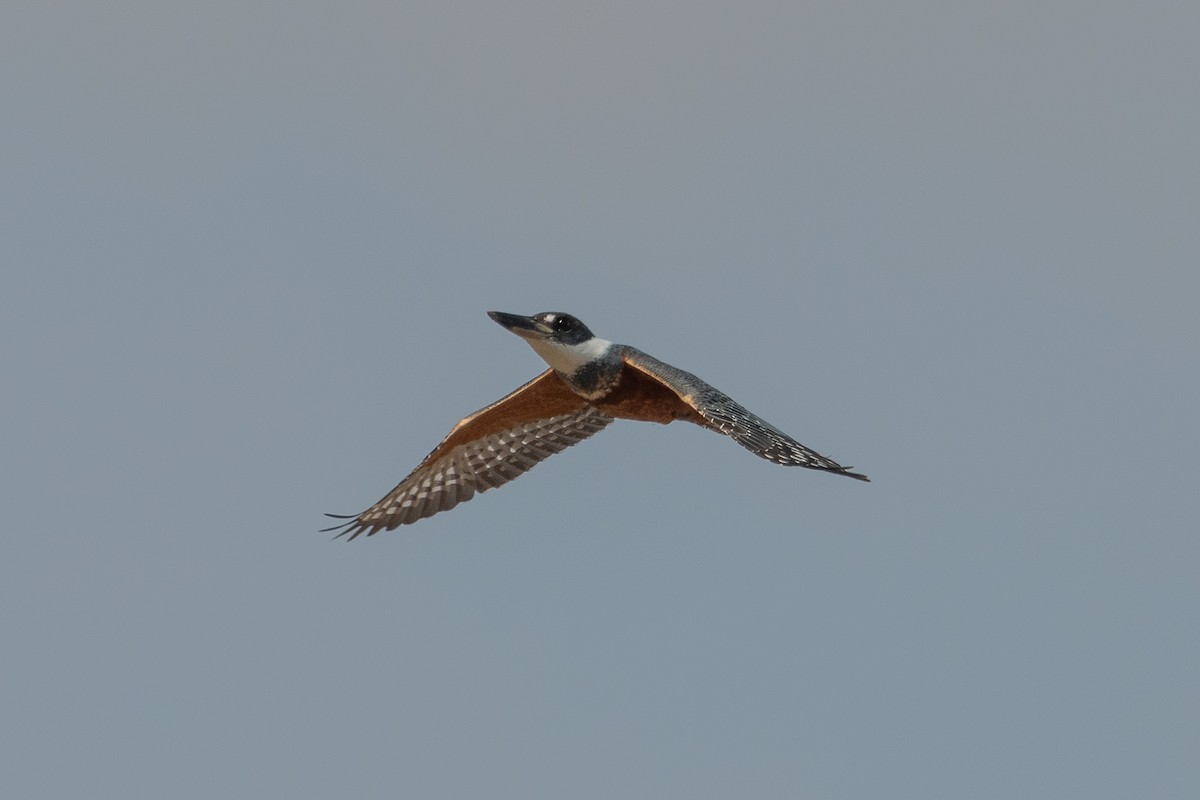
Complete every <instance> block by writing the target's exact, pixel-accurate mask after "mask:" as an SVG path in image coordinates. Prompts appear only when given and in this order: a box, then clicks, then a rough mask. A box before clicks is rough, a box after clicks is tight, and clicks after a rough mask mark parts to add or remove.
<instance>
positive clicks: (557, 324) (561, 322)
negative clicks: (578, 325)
mask: <svg viewBox="0 0 1200 800" xmlns="http://www.w3.org/2000/svg"><path fill="white" fill-rule="evenodd" d="M551 324H552V325H554V330H556V331H558V332H559V333H566V332H567V331H569V330H571V329H572V328H574V327H575V318H574V317H568V316H565V315H564V316H558V317H555V318H554V322H553V323H551Z"/></svg>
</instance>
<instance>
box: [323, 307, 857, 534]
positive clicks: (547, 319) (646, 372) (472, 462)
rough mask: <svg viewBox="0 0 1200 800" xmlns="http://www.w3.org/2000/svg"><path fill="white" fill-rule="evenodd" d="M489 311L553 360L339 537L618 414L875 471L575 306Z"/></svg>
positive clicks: (401, 518)
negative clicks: (822, 447) (684, 424)
mask: <svg viewBox="0 0 1200 800" xmlns="http://www.w3.org/2000/svg"><path fill="white" fill-rule="evenodd" d="M488 313H489V316H491V317H492V319H493V320H495V321H496V322H498V323H499V324H500V325H502V326H504V327H505V328H507V329H508V330H510V331H512V332H513V333H515V334H517V335H518V336H520V337H521V338H523V339H525V340H526V341H527V342H528V343H529V345H530V346H531V347H532V348H533V349H534V351H535V352H536V353H537V354H538V355H539V356H541V357H542V359H543V360H545V361H546V363H548V364H549V365H550V369H548V370H546V371H545V372H543V373H542V374H541V375H538V376H537V377H536V378H534V379H533V380H531V381H530V382H529V383H526V384H525V385H524V386H522V387H520V388H519V389H517V390H516V391H514V392H512V393H511V394H509V395H508V396H507V397H504V398H502V399H500V400H497V401H496V402H495V403H492V404H491V405H490V406H487V407H486V408H483V409H481V410H480V411H477V412H475V413H474V414H472V415H470V416H469V417H466V418H465V419H463V420H462V421H461V422H459V423H458V424H457V425H455V426H454V429H453V430H451V431H450V433H449V435H447V436H446V438H445V439H443V440H442V442H441V443H440V444H439V445H438V446H437V447H436V448H434V450H433V452H431V453H430V454H429V455H428V456H426V457H425V459H424V460H423V461H422V462H421V463H420V464H419V465H418V466H417V468H416V469H414V470H413V471H412V472H411V473H410V474H409V475H408V477H406V478H405V479H404V480H403V481H401V482H400V483H399V484H398V485H397V486H396V488H394V489H392V491H390V492H388V494H387V495H386V496H384V498H383V499H382V500H380V501H379V502H378V503H376V504H375V505H373V506H371V507H370V508H368V509H367V510H366V511H364V512H362V513H361V514H358V515H355V516H351V517H341V518H342V519H348V520H350V521H349V522H346V523H344V524H342V525H337V526H335V527H333V528H327V529H326V530H340V531H341V533H339V534H338V535H339V536H342V535H345V534H349V535H350V538H351V539H353V538H355V537H356V536H358V535H359V534H362V533H366V534H367V535H368V536H370V535H371V534H374V533H376V532H377V531H380V530H391V529H392V528H395V527H397V526H399V525H404V524H407V523H411V522H416V521H417V520H419V519H423V518H425V517H428V516H432V515H433V514H436V513H438V512H439V511H445V510H447V509H450V508H453V507H454V506H456V505H458V504H459V503H462V502H465V501H466V500H469V499H471V497H473V496H474V495H475V493H476V492H484V491H487V490H488V489H491V488H494V487H496V486H500V485H502V484H504V483H507V482H508V481H510V480H512V479H513V478H516V477H517V476H519V475H521V474H522V473H524V472H525V471H527V470H529V469H531V468H532V467H533V466H534V465H536V464H537V463H538V462H540V461H542V460H543V459H545V458H548V457H549V456H551V455H553V454H554V453H557V452H560V451H561V450H564V449H565V448H567V447H570V446H571V445H573V444H576V443H578V442H581V441H583V440H584V439H586V438H588V437H589V436H591V435H592V434H594V433H596V432H598V431H599V430H601V429H602V428H604V427H605V426H606V425H608V424H609V423H610V422H612V421H613V420H614V419H631V420H639V421H643V422H660V423H663V424H666V423H669V422H674V421H675V420H686V421H688V422H692V423H695V424H697V425H700V426H701V427H705V428H708V429H710V430H713V431H716V432H718V433H723V434H725V435H727V436H730V437H732V438H733V439H734V440H735V441H736V442H737V443H738V444H740V445H742V446H743V447H745V448H746V449H747V450H750V451H751V452H752V453H754V454H755V455H757V456H760V457H762V458H765V459H767V460H768V461H772V462H774V463H776V464H783V465H785V466H800V467H808V468H809V469H818V470H824V471H827V472H833V473H836V474H839V475H846V476H848V477H851V478H857V479H859V480H863V481H865V480H868V478H867V477H866V476H865V475H861V474H859V473H855V472H850V471H849V470H850V468H849V467H843V466H842V465H840V464H838V463H836V462H835V461H832V460H830V459H828V458H825V457H824V456H822V455H820V454H819V453H816V452H815V451H813V450H811V449H809V448H807V447H805V446H804V445H802V444H800V443H799V442H797V441H796V440H794V439H792V438H791V437H790V436H788V435H787V434H786V433H784V432H783V431H781V430H779V429H778V428H776V427H775V426H773V425H771V424H769V423H768V422H766V421H765V420H763V419H761V418H759V417H757V416H755V415H754V414H751V413H750V412H749V411H747V410H746V409H745V408H743V407H742V406H741V405H739V404H738V403H736V402H735V401H734V400H733V399H731V398H730V397H729V396H728V395H726V394H724V393H722V392H720V391H718V390H717V389H715V388H713V387H712V386H710V385H708V384H707V383H705V382H704V381H702V380H700V379H699V378H697V377H696V376H695V375H692V374H691V373H689V372H684V371H683V370H681V369H678V368H676V367H673V366H671V365H670V364H666V363H663V362H662V361H659V360H658V359H656V358H653V357H652V356H649V355H647V354H645V353H643V352H642V351H640V350H638V349H636V348H633V347H630V346H628V345H622V344H613V343H612V342H609V341H606V340H604V339H600V338H597V337H596V336H593V335H592V332H591V331H589V330H588V329H587V327H586V326H584V324H583V323H582V322H580V321H579V320H577V319H575V318H574V317H572V316H570V315H569V314H562V313H557V312H550V313H545V314H537V315H535V316H532V317H523V316H518V315H515V314H502V313H499V312H495V311H492V312H488ZM330 516H334V515H330Z"/></svg>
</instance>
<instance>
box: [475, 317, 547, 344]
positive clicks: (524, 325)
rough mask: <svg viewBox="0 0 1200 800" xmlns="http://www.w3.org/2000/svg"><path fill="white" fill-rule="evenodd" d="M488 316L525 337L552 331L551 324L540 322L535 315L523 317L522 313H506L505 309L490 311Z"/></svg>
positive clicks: (543, 334) (538, 335) (535, 336)
mask: <svg viewBox="0 0 1200 800" xmlns="http://www.w3.org/2000/svg"><path fill="white" fill-rule="evenodd" d="M487 313H488V316H489V317H491V318H492V319H493V320H495V321H496V323H498V324H499V325H501V326H503V327H504V328H506V329H507V330H509V331H511V332H513V333H515V334H516V335H517V336H520V337H523V338H525V339H529V338H539V339H540V338H542V337H543V336H545V335H546V334H548V333H550V332H551V330H550V326H548V325H547V324H546V323H544V322H539V321H537V320H536V319H534V318H533V317H523V316H521V315H520V314H506V313H504V312H503V311H489V312H487Z"/></svg>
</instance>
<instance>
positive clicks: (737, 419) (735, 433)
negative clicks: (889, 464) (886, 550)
mask: <svg viewBox="0 0 1200 800" xmlns="http://www.w3.org/2000/svg"><path fill="white" fill-rule="evenodd" d="M622 358H623V359H624V361H625V363H626V364H627V365H629V366H630V367H632V368H633V369H635V370H637V371H638V372H639V373H640V374H642V375H644V376H646V377H647V378H650V379H653V380H655V381H657V382H658V383H660V384H661V385H662V386H664V387H666V388H667V389H669V390H670V391H672V392H674V393H675V395H676V396H678V397H679V399H680V400H681V401H683V403H685V404H686V405H687V406H688V407H689V408H690V409H693V410H694V411H695V413H696V414H697V415H699V417H700V418H701V419H702V420H703V422H702V423H701V424H703V425H704V427H707V428H711V429H713V430H715V431H717V432H719V433H723V434H725V435H726V436H729V437H731V438H732V439H733V440H734V441H736V442H737V443H738V444H740V445H741V446H742V447H744V448H746V449H747V450H749V451H750V452H751V453H754V454H755V455H756V456H759V457H760V458H765V459H767V460H768V461H771V462H774V463H776V464H782V465H784V466H794V467H807V468H809V469H819V470H825V471H827V472H834V473H837V474H839V475H845V476H847V477H850V478H857V479H858V480H862V481H866V480H870V479H869V478H868V477H867V476H866V475H862V474H860V473H857V472H850V469H851V468H850V467H843V466H842V465H841V464H838V463H837V462H836V461H834V460H832V459H829V458H826V457H825V456H823V455H821V454H820V453H818V452H816V451H815V450H812V449H811V448H808V447H805V446H804V445H802V444H800V443H799V442H797V441H796V440H795V439H793V438H792V437H790V436H788V435H787V434H786V433H784V432H783V431H781V430H779V429H778V428H776V427H775V426H774V425H772V424H771V423H769V422H767V421H766V420H764V419H762V418H761V417H759V416H757V415H755V414H752V413H750V412H749V411H747V410H746V408H745V407H743V406H742V405H741V404H739V403H737V402H736V401H735V400H733V399H732V398H731V397H729V395H727V394H725V393H724V392H721V391H720V390H718V389H716V388H714V387H712V386H710V385H709V384H707V383H705V382H704V381H702V380H700V379H699V378H697V377H696V376H695V375H693V374H691V373H690V372H685V371H684V370H681V369H679V368H678V367H673V366H671V365H670V364H666V363H663V362H662V361H659V360H658V359H657V358H654V357H653V356H649V355H647V354H645V353H643V352H642V351H640V350H637V349H635V348H632V347H625V348H624V350H623V352H622ZM682 418H686V419H689V420H690V421H692V422H696V421H697V420H695V419H692V418H690V417H682Z"/></svg>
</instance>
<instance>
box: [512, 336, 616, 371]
mask: <svg viewBox="0 0 1200 800" xmlns="http://www.w3.org/2000/svg"><path fill="white" fill-rule="evenodd" d="M525 341H526V342H528V343H529V346H530V347H532V348H533V352H535V353H537V354H538V355H539V356H541V357H542V360H543V361H545V362H546V363H547V364H549V365H550V366H551V367H553V368H554V369H556V370H558V371H559V372H561V373H563V374H564V375H574V374H575V370H577V369H579V368H580V367H582V366H583V365H584V364H586V363H588V362H589V361H595V360H596V359H597V358H599V357H600V356H602V355H604V354H605V353H607V352H608V348H610V347H612V342H609V341H605V340H604V339H597V338H595V337H593V338H591V339H588V340H587V341H586V342H583V343H581V344H559V343H558V342H548V341H546V340H545V339H526V340H525Z"/></svg>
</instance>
